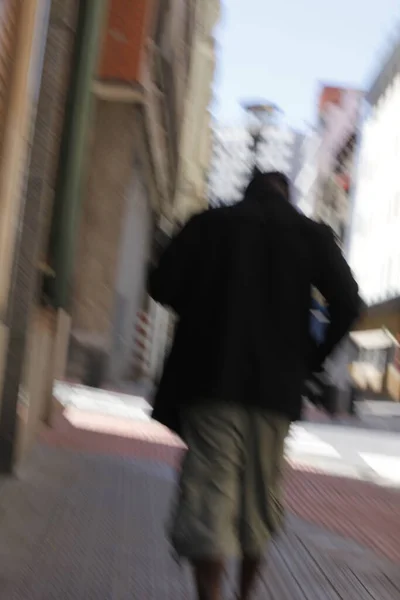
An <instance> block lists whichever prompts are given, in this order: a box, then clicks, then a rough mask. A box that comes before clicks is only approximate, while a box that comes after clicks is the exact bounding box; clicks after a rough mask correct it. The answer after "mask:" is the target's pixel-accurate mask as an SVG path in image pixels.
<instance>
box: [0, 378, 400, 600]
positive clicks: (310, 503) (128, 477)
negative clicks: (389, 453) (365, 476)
mask: <svg viewBox="0 0 400 600" xmlns="http://www.w3.org/2000/svg"><path fill="white" fill-rule="evenodd" d="M64 391H65V390H64ZM73 391H74V395H75V403H74V406H72V405H71V403H70V405H69V407H67V408H65V410H64V411H61V410H60V412H59V414H58V416H57V418H56V420H55V423H54V425H55V427H54V428H53V429H51V430H49V429H44V430H43V432H42V436H41V441H40V444H38V445H37V447H36V449H35V451H34V453H33V455H32V457H31V459H30V461H29V463H28V464H27V465H26V466H25V467H24V468H23V470H22V471H21V472H20V473H19V474H18V478H17V479H9V480H3V482H2V483H1V484H0V527H1V530H2V532H3V535H2V540H1V542H0V588H1V594H0V597H1V600H18V599H22V600H52V599H54V600H55V599H57V600H64V599H65V600H67V599H71V600H72V599H74V600H77V599H81V600H88V599H90V598H94V599H96V600H103V599H110V600H122V599H124V600H125V599H126V600H128V598H129V599H132V598H134V599H138V600H143V599H146V600H147V599H149V600H153V599H154V600H168V598H171V600H172V599H174V600H176V599H177V598H181V599H182V600H189V599H191V598H194V591H193V588H192V584H191V578H190V572H189V570H188V568H187V567H186V566H183V567H182V568H181V567H179V566H178V565H177V564H176V563H175V561H174V559H173V557H172V556H171V553H170V552H169V547H168V543H167V541H166V539H165V535H164V526H165V522H166V518H167V513H168V506H169V502H170V499H171V495H172V492H173V482H174V479H175V476H176V468H177V467H178V465H179V459H180V456H181V455H182V452H183V451H184V448H183V447H182V444H181V442H180V440H178V439H177V438H176V437H175V436H173V435H171V434H170V433H169V432H168V431H167V430H165V429H164V428H162V427H160V426H158V425H157V424H155V423H153V422H151V421H150V420H149V419H148V418H146V417H143V408H145V404H142V405H141V407H140V406H139V407H138V405H140V403H141V402H143V401H142V400H140V397H139V396H138V397H136V399H135V398H129V397H125V396H121V397H120V403H125V404H126V405H131V410H133V411H134V413H132V415H131V417H132V418H127V417H126V415H124V416H123V417H121V416H117V415H112V414H110V411H109V412H108V414H105V413H104V410H105V409H104V406H103V409H102V410H103V413H102V412H101V410H100V409H99V408H97V410H95V409H94V407H93V406H92V408H91V410H89V406H88V397H86V399H85V398H84V394H83V392H84V391H85V390H84V389H83V388H79V390H77V389H74V390H73ZM102 394H103V395H102ZM104 394H105V393H100V394H99V397H98V398H97V400H98V401H100V397H101V398H102V401H103V403H104V400H105V395H104ZM79 396H81V400H82V404H83V405H85V410H83V409H82V408H79ZM92 401H94V402H95V401H96V394H93V393H92ZM135 405H136V408H135ZM132 407H133V408H132ZM118 411H120V412H121V408H120V406H118V403H117V411H116V412H118ZM140 412H141V413H142V414H141V416H139V418H138V415H139V414H140ZM302 427H303V425H302ZM304 427H305V429H304V431H308V428H309V427H310V428H311V429H310V431H311V430H312V428H315V427H316V426H315V425H307V424H306V425H304ZM318 427H319V428H321V427H322V426H321V425H319V426H318ZM320 431H321V429H318V432H320ZM296 435H298V434H294V436H293V438H292V442H293V440H295V439H296ZM301 435H304V434H301ZM310 435H314V433H312V434H310ZM325 435H326V432H325ZM339 437H340V435H339ZM304 439H305V438H303V440H304ZM310 439H311V438H309V442H310ZM321 439H322V438H321ZM323 439H324V441H323V442H321V443H325V439H328V438H327V437H326V438H325V437H324V438H323ZM331 441H334V440H331ZM292 442H290V443H292ZM290 443H289V445H290ZM296 443H298V442H296ZM326 443H327V444H328V442H326ZM334 444H335V447H336V446H337V448H338V451H340V447H339V445H338V444H336V442H335V443H334ZM334 444H333V443H332V444H331V445H332V447H334ZM293 447H294V446H292V451H291V452H293ZM303 447H304V446H303ZM321 447H322V446H321ZM360 448H361V446H360ZM286 497H287V506H288V518H287V529H286V531H285V533H284V535H283V536H282V537H281V538H280V539H279V540H278V541H276V542H274V543H273V544H272V545H271V546H270V548H269V551H268V565H266V567H265V571H264V573H263V578H262V581H261V582H260V586H259V590H258V595H256V600H257V599H258V600H264V599H266V598H267V599H268V598H270V599H271V600H272V599H274V600H277V599H279V600H306V599H307V600H309V599H315V600H317V599H318V600H321V599H323V598H329V599H332V600H336V599H346V600H352V599H354V600H356V599H357V600H360V599H363V598H365V599H369V600H370V599H371V598H373V599H375V600H389V599H391V600H393V598H395V597H397V596H398V595H399V594H400V575H399V564H400V541H399V540H400V525H399V523H400V518H399V517H400V495H399V492H398V491H397V490H391V489H387V488H385V487H383V486H378V485H373V484H371V483H367V482H362V481H359V480H356V479H350V478H349V477H347V478H342V477H336V476H330V475H328V474H327V473H323V472H316V470H315V469H313V468H312V467H311V465H310V464H309V465H308V467H307V468H304V469H303V468H302V467H301V468H298V467H296V466H294V468H290V469H289V470H288V473H287V483H286ZM371 515H373V519H371ZM232 584H233V573H232V572H230V573H229V576H228V577H227V584H226V585H227V596H226V597H227V598H230V597H231V595H232V591H231V588H232Z"/></svg>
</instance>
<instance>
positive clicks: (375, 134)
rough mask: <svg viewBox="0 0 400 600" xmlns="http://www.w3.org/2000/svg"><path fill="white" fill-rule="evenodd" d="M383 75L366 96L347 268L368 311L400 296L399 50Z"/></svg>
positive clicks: (385, 68)
mask: <svg viewBox="0 0 400 600" xmlns="http://www.w3.org/2000/svg"><path fill="white" fill-rule="evenodd" d="M387 69H388V66H387V65H386V66H385V67H384V69H383V73H382V74H381V75H380V76H379V77H378V79H377V81H376V82H375V83H374V85H373V86H372V89H371V90H370V92H369V94H368V96H367V100H368V101H369V104H370V109H369V111H368V115H367V116H366V119H365V122H364V126H363V132H362V145H361V149H360V161H359V168H358V177H357V188H356V198H355V206H354V218H353V226H352V239H351V253H350V260H351V265H352V267H353V269H354V271H355V273H356V276H357V278H358V281H359V283H360V287H361V292H362V295H363V297H364V299H365V301H366V302H367V304H368V305H370V306H372V305H376V304H379V303H383V302H385V301H390V300H392V299H394V298H396V297H399V296H400V244H399V230H400V229H399V228H400V175H399V173H398V169H397V162H398V161H399V160H400V119H399V117H398V115H397V107H398V102H399V101H400V45H399V49H398V61H397V63H396V62H394V63H393V65H391V67H390V70H389V71H387V72H386V70H387ZM383 75H386V77H383ZM396 333H397V332H396Z"/></svg>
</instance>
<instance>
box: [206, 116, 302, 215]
mask: <svg viewBox="0 0 400 600" xmlns="http://www.w3.org/2000/svg"><path fill="white" fill-rule="evenodd" d="M261 136H262V141H261V143H260V144H259V148H258V154H257V164H258V167H259V168H260V169H262V170H264V171H269V170H274V171H275V170H276V171H282V172H283V173H285V174H286V175H288V176H289V177H290V176H291V174H292V171H293V164H294V161H295V160H296V159H297V155H296V140H297V133H296V132H295V131H294V130H293V129H291V128H290V127H288V126H285V125H284V124H280V123H278V124H273V125H267V126H265V127H264V128H263V129H262V131H261ZM251 143H252V138H251V134H250V132H249V131H248V130H247V129H246V127H244V126H234V127H232V126H220V125H216V126H215V127H214V132H213V157H212V161H211V168H210V174H209V202H210V205H212V206H213V205H218V204H221V203H222V204H232V203H234V202H237V201H238V200H240V198H241V197H242V194H243V189H244V187H245V185H246V182H247V181H248V178H249V175H250V172H251V168H252V166H253V165H252V162H253V160H254V159H253V155H252V149H251Z"/></svg>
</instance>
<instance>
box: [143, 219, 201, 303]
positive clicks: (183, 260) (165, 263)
mask: <svg viewBox="0 0 400 600" xmlns="http://www.w3.org/2000/svg"><path fill="white" fill-rule="evenodd" d="M198 219H199V217H193V218H192V219H191V220H190V221H189V222H188V223H187V224H186V225H185V226H184V227H183V229H182V230H181V231H180V232H179V233H178V234H177V235H176V236H175V237H174V238H173V239H172V241H171V242H170V243H169V245H168V246H167V248H166V250H165V251H164V252H163V253H162V255H161V258H160V260H159V262H158V264H157V265H153V266H152V267H151V268H150V273H149V279H148V291H149V294H150V296H151V297H152V298H153V300H155V301H156V302H158V303H159V304H162V305H164V306H169V307H170V308H172V309H173V310H174V311H175V312H176V313H178V314H179V313H180V312H181V311H182V309H183V306H184V302H185V297H186V296H187V292H188V287H190V285H191V283H190V279H191V275H192V274H193V271H194V270H195V268H196V257H197V256H198V244H199V221H198Z"/></svg>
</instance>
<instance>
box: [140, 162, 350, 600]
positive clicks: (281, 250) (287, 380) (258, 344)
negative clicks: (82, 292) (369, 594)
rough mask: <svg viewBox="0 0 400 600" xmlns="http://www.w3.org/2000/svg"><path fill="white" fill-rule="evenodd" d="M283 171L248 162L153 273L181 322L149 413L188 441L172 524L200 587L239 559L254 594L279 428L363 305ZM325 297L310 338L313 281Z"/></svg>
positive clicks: (277, 461)
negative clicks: (321, 329) (232, 188)
mask: <svg viewBox="0 0 400 600" xmlns="http://www.w3.org/2000/svg"><path fill="white" fill-rule="evenodd" d="M289 196H290V192H289V181H288V180H287V178H286V177H285V176H284V175H282V174H281V173H277V172H273V173H256V174H255V175H254V177H253V179H252V181H251V182H250V184H249V186H248V188H247V190H246V192H245V196H244V199H243V201H242V202H240V203H238V204H237V205H235V206H232V207H225V208H218V209H215V210H211V211H207V212H205V213H203V214H200V215H198V216H195V217H194V218H192V219H191V220H190V221H189V223H188V224H187V225H186V226H185V227H184V228H183V229H182V230H181V231H180V233H179V234H178V235H177V236H176V237H175V238H174V239H173V241H172V242H171V243H170V245H169V246H168V248H167V249H166V251H165V252H164V254H163V255H162V257H161V259H160V262H159V264H158V267H157V268H155V269H154V270H153V272H152V273H151V275H150V283H149V287H150V293H151V295H152V297H153V298H154V299H155V300H156V301H157V302H159V303H161V304H163V305H165V306H168V307H170V308H172V309H173V310H174V311H175V313H176V314H177V315H178V318H179V320H178V325H177V329H176V333H175V339H174V343H173V346H172V350H171V353H170V355H169V358H168V359H167V362H166V366H165V369H164V374H163V377H162V380H161V383H160V386H159V389H158V392H157V395H156V398H155V404H154V412H153V417H154V419H156V420H158V421H160V422H161V423H163V424H164V425H166V426H167V427H169V428H171V429H172V430H174V431H175V432H177V433H178V434H179V435H181V436H182V438H183V440H184V441H185V442H186V444H187V446H188V452H187V454H186V457H185V459H184V462H183V466H182V471H181V475H180V483H179V494H178V497H177V501H176V506H175V510H174V511H173V519H172V524H171V530H170V539H171V542H172V544H173V546H174V548H175V550H176V553H177V554H178V555H179V556H180V557H182V558H186V559H188V560H189V561H190V562H191V564H192V565H193V568H194V573H195V578H196V582H197V589H198V598H199V600H220V599H221V598H222V596H221V593H222V592H221V585H222V583H221V580H222V578H223V574H224V568H225V564H226V562H227V561H228V560H229V559H231V558H238V559H240V560H241V577H240V583H239V595H238V598H240V599H241V600H247V599H248V598H249V597H250V593H251V590H252V589H253V588H254V584H255V580H256V577H257V574H258V572H259V569H260V565H261V561H262V557H263V554H264V551H265V546H266V544H267V542H268V540H269V539H270V538H271V536H274V535H275V534H277V533H278V532H279V530H280V528H281V526H282V523H283V515H284V512H283V505H282V490H281V485H282V468H283V455H284V442H285V438H286V436H287V434H288V431H289V427H290V424H291V422H292V421H296V420H298V419H299V418H300V416H301V390H302V387H303V384H304V380H305V379H306V378H307V376H308V375H309V374H310V372H312V371H318V370H320V368H321V366H322V364H323V363H324V361H325V359H326V358H327V356H328V355H329V354H330V353H331V352H332V350H333V349H334V348H335V347H336V345H337V344H338V343H339V342H340V340H341V339H342V338H343V336H344V335H345V334H346V333H347V332H348V330H349V328H350V326H351V324H352V323H353V321H354V320H355V319H356V318H357V316H358V312H359V296H358V287H357V284H356V282H355V281H354V279H353V277H352V274H351V272H350V269H349V267H348V265H347V263H346V261H345V260H344V258H343V256H342V254H341V251H340V249H339V248H338V246H337V244H336V242H335V239H334V236H333V235H332V232H331V230H330V229H329V228H328V227H325V226H323V225H320V224H317V223H314V222H312V221H311V220H309V219H307V218H305V217H304V216H303V215H301V214H299V213H298V212H297V210H296V209H295V208H294V207H293V206H292V205H291V203H290V198H289ZM312 286H314V287H316V288H317V289H318V290H319V291H320V293H321V294H322V295H323V297H324V298H325V300H326V302H327V304H328V307H329V317H330V319H329V326H328V329H327V331H326V332H325V336H324V341H323V343H322V344H320V345H318V344H317V343H316V342H314V341H313V340H312V336H311V335H310V309H311V305H312V298H311V287H312Z"/></svg>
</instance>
